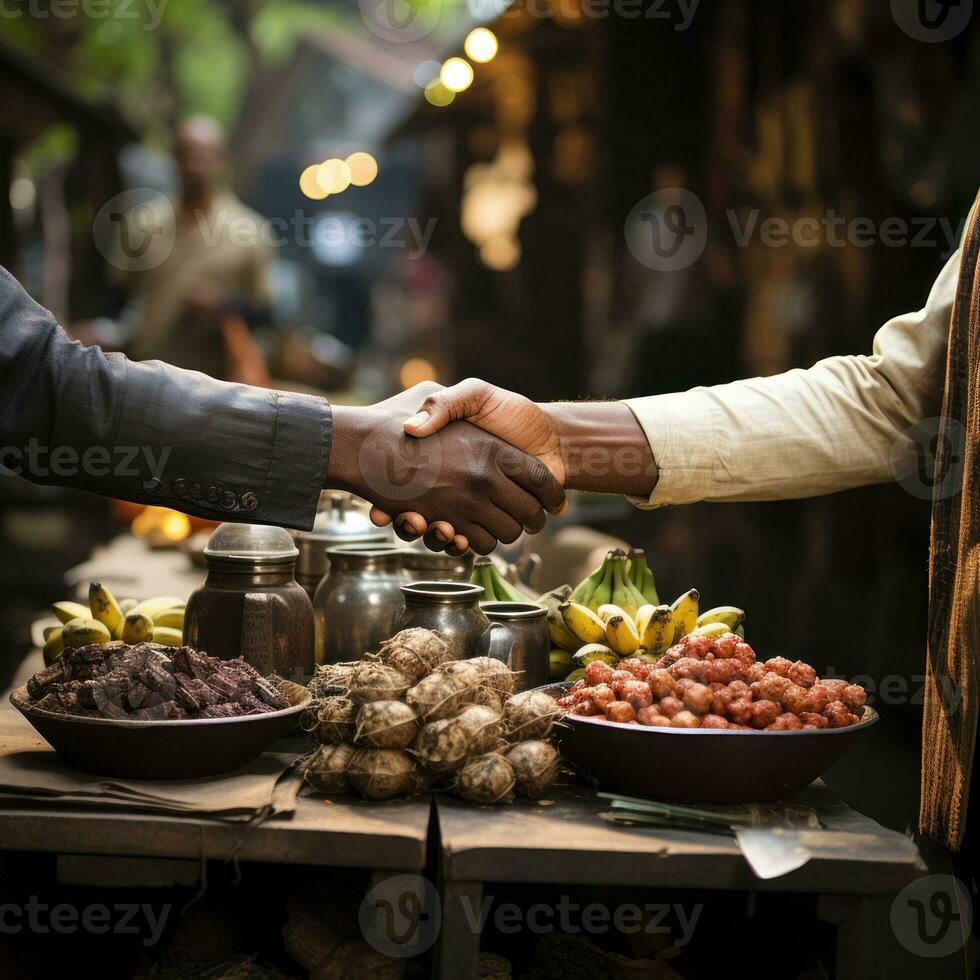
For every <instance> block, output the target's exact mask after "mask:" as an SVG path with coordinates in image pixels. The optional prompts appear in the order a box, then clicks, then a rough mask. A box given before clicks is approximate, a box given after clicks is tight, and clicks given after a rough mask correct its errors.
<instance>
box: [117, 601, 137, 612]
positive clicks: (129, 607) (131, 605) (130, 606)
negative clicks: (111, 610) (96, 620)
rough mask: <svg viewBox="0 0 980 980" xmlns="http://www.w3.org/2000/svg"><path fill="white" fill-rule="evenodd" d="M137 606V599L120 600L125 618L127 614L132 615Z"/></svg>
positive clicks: (120, 606)
mask: <svg viewBox="0 0 980 980" xmlns="http://www.w3.org/2000/svg"><path fill="white" fill-rule="evenodd" d="M136 606H137V602H136V600H135V599H120V600H119V609H120V611H121V612H122V614H123V615H124V616H125V615H126V613H131V612H132V611H133V610H134V609H135V608H136Z"/></svg>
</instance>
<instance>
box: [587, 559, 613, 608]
mask: <svg viewBox="0 0 980 980" xmlns="http://www.w3.org/2000/svg"><path fill="white" fill-rule="evenodd" d="M615 566H616V560H615V558H610V557H608V556H607V558H606V561H605V563H604V568H605V571H604V572H603V574H602V579H601V580H600V582H599V584H598V585H597V586H596V588H595V591H594V592H593V593H592V595H591V596H590V597H589V601H588V602H584V603H582V605H584V606H587V607H588V608H589V609H591V610H592V611H593V612H595V611H596V610H597V609H598V608H599V607H600V606H606V605H608V604H609V603H610V602H612V590H613V570H614V568H615Z"/></svg>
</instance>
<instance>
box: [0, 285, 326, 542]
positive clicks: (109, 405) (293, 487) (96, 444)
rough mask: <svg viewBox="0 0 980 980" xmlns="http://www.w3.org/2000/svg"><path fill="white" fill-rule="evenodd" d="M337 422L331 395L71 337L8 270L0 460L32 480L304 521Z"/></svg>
mask: <svg viewBox="0 0 980 980" xmlns="http://www.w3.org/2000/svg"><path fill="white" fill-rule="evenodd" d="M331 431H332V426H331V412H330V406H329V404H328V403H327V402H325V401H324V400H323V399H319V398H311V397H309V396H304V395H295V394H291V393H287V392H275V391H270V390H267V389H264V388H252V387H249V386H247V385H233V384H227V383H225V382H221V381H216V380H214V379H213V378H209V377H206V376H205V375H202V374H198V373H197V372H192V371H182V370H179V369H177V368H174V367H171V366H169V365H166V364H161V363H158V362H139V363H136V362H132V361H128V360H127V359H126V358H125V357H123V356H122V355H120V354H105V353H103V352H102V351H101V350H100V349H99V348H97V347H84V346H83V345H81V344H79V343H78V342H72V341H70V340H69V339H68V337H67V336H66V335H65V334H64V332H63V331H62V330H61V328H60V327H59V326H58V324H57V323H56V322H55V320H54V319H53V317H52V316H51V315H50V314H49V313H48V312H47V311H46V310H43V309H42V308H41V307H39V306H37V305H36V304H35V303H33V302H32V301H31V300H30V298H29V297H28V296H27V295H26V294H25V293H24V291H23V290H22V289H21V287H20V286H19V284H17V283H16V281H15V280H14V279H12V278H11V277H10V276H9V275H8V274H7V273H6V272H4V271H3V270H0V446H2V450H3V456H2V458H0V464H3V465H4V466H6V467H7V468H8V469H10V470H12V471H13V472H15V473H18V474H19V475H22V476H24V477H25V478H27V479H29V480H31V481H32V482H35V483H42V484H53V485H61V486H72V487H77V488H80V489H84V490H89V491H91V492H93V493H99V494H103V495H108V496H114V497H119V498H121V499H125V500H132V501H135V502H138V503H153V504H158V505H161V506H170V507H175V508H177V509H180V510H186V511H187V512H189V513H193V514H197V515H199V516H202V517H209V518H212V519H215V520H238V521H250V522H256V523H273V524H284V525H287V526H292V527H309V526H311V525H312V522H313V518H314V516H315V513H316V505H317V501H318V499H319V493H320V490H321V489H322V487H323V486H324V483H325V476H326V468H327V460H328V456H329V452H330V443H331Z"/></svg>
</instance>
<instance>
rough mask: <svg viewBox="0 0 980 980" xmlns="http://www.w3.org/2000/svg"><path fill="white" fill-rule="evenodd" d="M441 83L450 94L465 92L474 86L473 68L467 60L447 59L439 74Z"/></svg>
mask: <svg viewBox="0 0 980 980" xmlns="http://www.w3.org/2000/svg"><path fill="white" fill-rule="evenodd" d="M439 81H440V82H442V84H443V85H444V86H445V87H446V88H447V89H449V91H450V92H465V91H466V90H467V89H468V88H469V87H470V86H471V85H472V84H473V66H472V65H471V64H470V63H469V62H468V61H467V60H466V59H465V58H456V57H453V58H447V59H446V60H445V61H444V62H443V64H442V71H440V72H439Z"/></svg>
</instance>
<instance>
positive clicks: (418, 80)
mask: <svg viewBox="0 0 980 980" xmlns="http://www.w3.org/2000/svg"><path fill="white" fill-rule="evenodd" d="M441 69H442V65H440V64H439V62H438V61H423V62H422V64H421V65H419V66H418V68H416V69H415V73H414V74H413V76H412V77H413V78H414V79H415V84H416V85H418V87H419V88H425V87H426V85H428V84H429V82H433V81H435V80H436V79H437V78H438V77H439V72H440V70H441Z"/></svg>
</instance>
